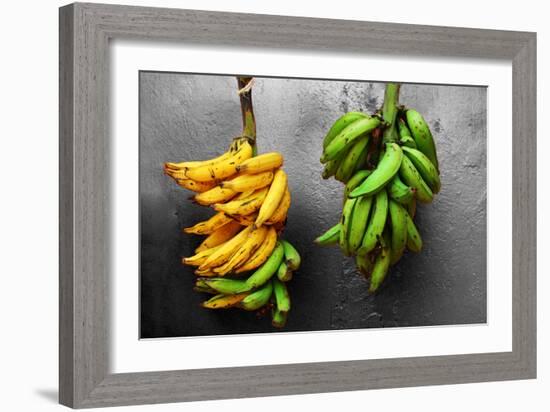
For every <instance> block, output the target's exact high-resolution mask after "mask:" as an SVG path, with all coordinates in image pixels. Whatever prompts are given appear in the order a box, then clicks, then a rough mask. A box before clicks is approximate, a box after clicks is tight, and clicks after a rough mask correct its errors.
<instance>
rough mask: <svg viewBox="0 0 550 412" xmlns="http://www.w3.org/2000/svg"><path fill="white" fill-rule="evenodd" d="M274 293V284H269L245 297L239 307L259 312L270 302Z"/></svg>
mask: <svg viewBox="0 0 550 412" xmlns="http://www.w3.org/2000/svg"><path fill="white" fill-rule="evenodd" d="M272 293H273V283H272V282H271V281H269V282H267V283H266V284H265V285H263V286H262V287H261V288H260V289H258V290H256V291H255V292H252V293H251V294H250V295H248V296H247V297H245V298H244V299H243V300H242V301H241V302H240V303H239V307H240V308H242V309H244V310H249V311H252V310H257V309H260V308H261V307H262V306H264V305H266V304H267V303H268V302H269V298H270V297H271V294H272Z"/></svg>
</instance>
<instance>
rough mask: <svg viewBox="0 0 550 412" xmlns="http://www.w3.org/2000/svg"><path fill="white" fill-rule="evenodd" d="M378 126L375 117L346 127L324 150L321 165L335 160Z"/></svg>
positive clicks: (378, 120) (377, 120)
mask: <svg viewBox="0 0 550 412" xmlns="http://www.w3.org/2000/svg"><path fill="white" fill-rule="evenodd" d="M379 125H380V119H378V118H377V117H371V118H364V119H359V120H357V121H356V122H353V123H351V124H350V125H348V126H346V127H345V128H344V129H343V130H342V131H341V132H340V133H339V134H338V135H337V136H335V137H334V139H332V141H331V142H330V143H329V144H328V146H327V147H326V148H325V150H324V152H323V155H322V156H321V163H326V162H328V161H330V160H332V159H336V158H337V157H338V155H339V154H340V153H341V152H342V151H343V150H345V149H346V147H349V146H350V145H351V144H352V143H353V142H354V141H355V140H356V139H357V138H359V137H360V136H363V135H365V134H367V133H370V132H372V131H373V130H374V129H376V128H377V127H378V126H379Z"/></svg>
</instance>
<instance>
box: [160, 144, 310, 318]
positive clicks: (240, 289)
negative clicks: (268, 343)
mask: <svg viewBox="0 0 550 412" xmlns="http://www.w3.org/2000/svg"><path fill="white" fill-rule="evenodd" d="M282 165H283V156H282V155H281V154H280V153H277V152H271V153H265V154H261V155H258V156H254V148H253V146H252V144H251V143H250V141H249V139H247V138H236V139H234V141H233V143H232V144H231V146H230V147H229V150H228V151H227V152H226V153H224V154H223V155H221V156H219V157H216V158H214V159H209V160H204V161H199V162H196V161H193V162H181V163H165V165H164V171H165V174H167V175H168V176H170V177H172V178H173V179H174V180H175V181H176V183H177V184H178V185H180V186H181V187H183V188H186V189H189V190H192V191H194V192H196V195H194V197H193V199H194V201H195V202H196V203H198V204H200V205H204V206H210V207H212V208H213V209H214V210H215V211H216V213H215V214H214V215H213V216H212V217H210V218H209V219H208V220H206V221H203V222H199V223H197V224H196V225H194V226H192V227H188V228H185V229H184V231H185V232H186V233H190V234H196V235H202V236H205V238H204V240H203V241H202V242H201V243H200V244H199V245H198V247H197V248H196V250H195V255H194V256H191V257H184V258H183V259H182V261H183V263H184V264H186V265H190V266H195V267H196V269H195V274H196V275H198V276H200V277H199V278H198V279H197V280H196V284H195V289H196V290H197V291H200V292H206V293H212V294H214V295H215V296H214V297H212V298H211V299H209V300H207V301H206V302H204V303H203V307H205V308H209V309H225V308H230V307H239V308H242V309H245V310H251V311H252V310H259V309H266V308H271V309H272V324H273V326H275V327H283V326H284V325H285V323H286V319H287V314H288V311H289V310H290V297H289V294H288V290H287V288H286V284H285V282H288V281H289V280H290V279H291V278H292V273H293V272H294V271H295V270H297V269H298V267H299V266H300V255H299V254H298V252H297V251H296V249H295V248H294V247H293V246H292V245H291V244H290V243H289V242H288V241H286V240H279V239H278V237H279V234H280V233H281V232H282V230H283V229H284V226H285V223H286V218H287V213H288V210H289V207H290V200H291V199H290V191H289V189H288V184H287V175H286V173H285V172H284V170H283V169H282V168H281V166H282ZM251 271H253V273H252V274H251V275H250V276H248V277H247V273H248V272H251Z"/></svg>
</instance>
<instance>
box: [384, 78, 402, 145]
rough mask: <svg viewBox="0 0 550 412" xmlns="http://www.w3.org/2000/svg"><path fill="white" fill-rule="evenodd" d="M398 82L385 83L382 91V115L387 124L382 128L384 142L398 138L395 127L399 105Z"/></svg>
mask: <svg viewBox="0 0 550 412" xmlns="http://www.w3.org/2000/svg"><path fill="white" fill-rule="evenodd" d="M400 88H401V85H400V84H399V83H388V84H386V90H385V91H384V104H383V106H382V117H383V118H384V121H385V122H386V123H388V124H389V126H388V127H387V128H386V129H385V130H384V140H383V141H384V142H385V143H388V142H396V141H397V140H399V139H398V136H397V129H396V118H397V111H398V105H399V89H400Z"/></svg>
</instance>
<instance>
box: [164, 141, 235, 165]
mask: <svg viewBox="0 0 550 412" xmlns="http://www.w3.org/2000/svg"><path fill="white" fill-rule="evenodd" d="M240 144H241V140H239V139H236V140H235V141H233V143H231V145H230V146H229V149H228V150H227V152H224V153H223V154H221V155H220V156H217V157H214V158H212V159H207V160H198V161H192V162H179V163H173V162H166V163H165V164H164V168H165V169H166V170H181V169H189V168H192V167H197V166H205V165H212V164H214V163H217V162H219V161H222V160H225V159H227V158H228V157H229V156H231V155H232V154H233V153H234V152H235V150H237V149H238V148H239V146H240Z"/></svg>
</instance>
